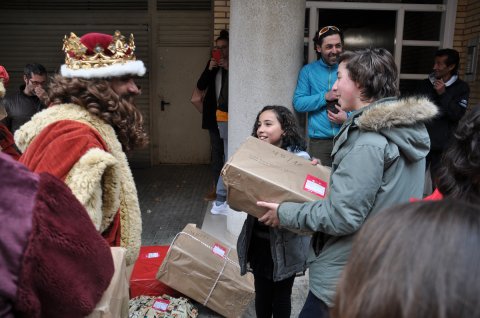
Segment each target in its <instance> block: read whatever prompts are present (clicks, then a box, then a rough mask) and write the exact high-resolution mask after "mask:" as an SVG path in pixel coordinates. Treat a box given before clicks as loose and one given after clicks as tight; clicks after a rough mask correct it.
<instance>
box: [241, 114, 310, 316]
mask: <svg viewBox="0 0 480 318" xmlns="http://www.w3.org/2000/svg"><path fill="white" fill-rule="evenodd" d="M252 136H254V137H256V138H258V139H260V140H262V141H265V142H267V143H269V144H272V145H274V146H277V147H280V148H282V149H285V150H287V151H290V152H293V153H295V154H296V155H298V156H300V157H303V158H305V159H310V156H309V155H308V153H306V152H305V141H304V140H303V138H302V137H301V136H300V134H299V133H298V128H297V123H296V120H295V117H294V115H293V114H292V112H291V111H290V110H288V109H287V108H286V107H283V106H265V107H264V108H263V109H262V110H261V111H260V112H259V113H258V115H257V118H256V119H255V124H254V125H253V131H252ZM309 241H310V238H309V237H307V236H301V235H298V234H295V233H293V232H290V231H288V230H284V229H274V228H269V227H268V226H266V225H263V224H262V223H260V222H258V219H257V218H255V217H253V216H251V215H248V216H247V219H246V220H245V223H244V225H243V228H242V232H241V233H240V236H239V238H238V242H237V250H238V258H239V262H240V271H241V274H242V275H244V274H246V272H247V270H249V271H252V272H253V276H254V278H255V311H256V314H257V317H259V318H267V317H272V314H273V317H276V318H277V317H290V313H291V309H292V306H291V295H292V287H293V282H294V280H295V276H296V275H297V274H302V273H304V272H305V269H306V258H307V252H308V242H309Z"/></svg>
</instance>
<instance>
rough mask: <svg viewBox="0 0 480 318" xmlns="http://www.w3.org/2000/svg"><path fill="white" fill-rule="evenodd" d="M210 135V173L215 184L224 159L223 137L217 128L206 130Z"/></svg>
mask: <svg viewBox="0 0 480 318" xmlns="http://www.w3.org/2000/svg"><path fill="white" fill-rule="evenodd" d="M208 133H209V135H210V151H211V152H210V155H211V160H212V175H213V181H214V184H215V185H216V184H217V182H218V177H219V176H220V171H222V168H223V164H224V159H223V139H222V138H220V132H219V131H218V128H217V127H215V128H211V129H209V130H208Z"/></svg>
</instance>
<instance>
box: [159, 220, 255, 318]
mask: <svg viewBox="0 0 480 318" xmlns="http://www.w3.org/2000/svg"><path fill="white" fill-rule="evenodd" d="M157 278H158V279H159V280H160V281H161V282H163V283H165V284H167V285H168V286H170V287H172V288H174V289H176V290H178V291H179V292H181V293H182V294H184V295H186V296H188V297H190V298H192V299H194V300H195V301H197V302H199V303H200V304H202V305H204V306H207V307H208V308H210V309H212V310H214V311H216V312H217V313H219V314H221V315H223V316H225V317H241V316H242V313H243V312H244V311H245V309H246V307H247V306H248V304H249V303H250V302H251V301H252V300H253V298H254V295H255V291H254V285H253V275H252V274H251V273H248V274H247V275H245V276H240V266H239V265H238V258H237V251H236V250H235V249H233V248H229V247H228V246H227V244H225V243H223V242H221V241H219V240H218V239H216V238H214V237H212V236H210V235H209V234H207V233H205V232H203V231H202V230H200V229H198V228H197V227H196V226H195V225H194V224H188V225H187V226H186V227H185V228H184V229H183V231H182V232H180V233H178V234H177V236H176V237H175V239H174V240H173V242H172V244H171V246H170V249H169V250H168V253H167V256H166V258H165V260H164V262H163V263H162V266H161V267H160V269H159V271H158V274H157Z"/></svg>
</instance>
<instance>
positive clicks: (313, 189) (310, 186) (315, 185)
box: [303, 174, 327, 198]
mask: <svg viewBox="0 0 480 318" xmlns="http://www.w3.org/2000/svg"><path fill="white" fill-rule="evenodd" d="M303 190H305V191H308V192H310V193H313V194H315V195H316V196H319V197H320V198H324V197H325V193H326V192H327V183H326V182H325V181H323V180H322V179H319V178H317V177H314V176H312V175H310V174H309V175H307V177H306V179H305V183H304V185H303Z"/></svg>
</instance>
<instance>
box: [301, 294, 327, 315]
mask: <svg viewBox="0 0 480 318" xmlns="http://www.w3.org/2000/svg"><path fill="white" fill-rule="evenodd" d="M328 317H330V313H329V309H328V306H327V304H325V303H324V302H323V301H322V300H321V299H320V298H317V297H316V296H315V295H314V294H312V292H308V296H307V300H306V301H305V304H304V305H303V308H302V311H301V312H300V315H299V316H298V318H328Z"/></svg>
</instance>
